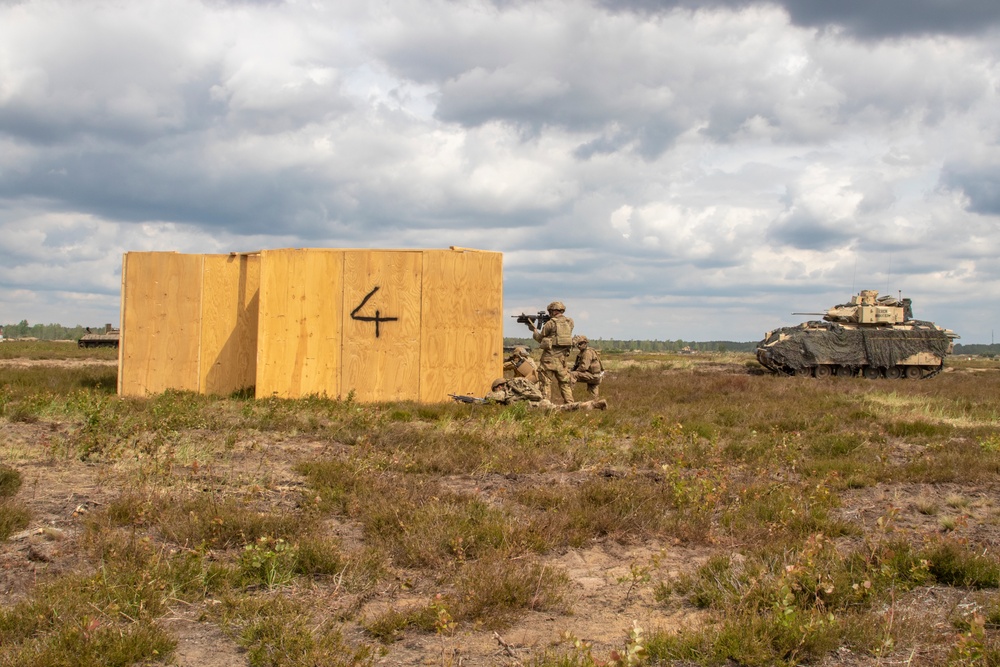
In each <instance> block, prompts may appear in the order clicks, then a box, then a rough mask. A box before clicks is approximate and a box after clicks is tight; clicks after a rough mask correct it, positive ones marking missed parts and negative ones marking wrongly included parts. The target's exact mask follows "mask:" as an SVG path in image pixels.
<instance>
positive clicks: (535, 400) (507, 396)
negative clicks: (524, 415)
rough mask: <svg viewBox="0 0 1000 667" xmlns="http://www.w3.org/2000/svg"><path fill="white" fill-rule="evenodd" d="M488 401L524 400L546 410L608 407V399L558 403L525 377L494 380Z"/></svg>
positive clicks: (512, 401)
mask: <svg viewBox="0 0 1000 667" xmlns="http://www.w3.org/2000/svg"><path fill="white" fill-rule="evenodd" d="M486 402H487V403H499V404H501V405H510V404H511V403H518V402H524V403H527V404H528V407H531V408H542V409H544V410H559V411H564V412H569V411H572V410H604V409H605V408H607V407H608V402H607V401H603V400H601V401H585V402H574V403H566V404H564V405H556V404H555V403H552V402H550V401H549V400H548V399H543V398H542V392H541V390H540V389H539V388H538V385H536V384H534V383H533V382H528V381H527V380H526V379H524V378H511V379H509V380H508V379H504V378H497V379H496V380H494V381H493V388H492V391H490V393H488V394H486Z"/></svg>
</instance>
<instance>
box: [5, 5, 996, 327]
mask: <svg viewBox="0 0 1000 667" xmlns="http://www.w3.org/2000/svg"><path fill="white" fill-rule="evenodd" d="M962 6H963V7H966V9H967V10H968V11H966V12H965V14H963V15H962V16H958V17H952V18H950V19H948V21H950V22H948V21H945V22H943V23H942V24H941V27H940V29H937V28H934V23H933V21H934V20H936V17H938V15H937V14H935V12H937V11H938V10H937V9H936V5H934V4H932V3H930V2H929V1H928V2H917V3H909V4H908V5H907V7H908V8H909V9H908V10H907V11H904V10H903V9H902V8H901V6H900V5H897V4H896V3H895V2H889V3H888V4H886V3H868V4H866V5H862V4H860V3H854V2H851V3H847V4H843V3H840V4H829V3H824V4H822V5H820V4H819V3H818V2H791V1H790V2H786V3H784V4H778V3H764V2H724V1H722V0H720V1H718V2H714V3H712V4H711V5H708V6H706V5H703V4H702V3H699V6H698V7H695V6H694V4H693V3H683V2H658V3H641V2H626V3H624V4H623V3H615V4H614V6H613V7H612V6H611V4H610V3H602V2H570V1H569V0H540V1H538V2H521V1H510V2H501V3H497V2H488V1H486V0H482V1H479V2H476V1H473V2H462V3H459V2H453V1H451V0H415V1H413V2H402V1H397V0H389V1H388V2H383V3H361V2H352V1H348V2H343V3H336V4H323V3H297V2H285V3H278V2H276V3H256V2H196V1H194V0H190V1H186V0H179V1H172V2H165V1H158V0H151V1H150V2H146V3H141V4H133V5H123V6H120V7H115V8H109V7H104V6H102V5H98V4H94V3H72V2H68V1H65V0H47V1H46V2H30V3H10V2H7V3H0V236H2V238H0V252H2V253H3V256H4V258H5V266H4V267H0V308H2V312H4V313H8V312H10V313H16V314H15V315H12V317H14V318H16V319H18V320H19V319H21V318H22V317H28V319H29V320H34V321H39V320H47V319H57V318H58V317H61V316H62V315H63V314H65V315H66V316H67V317H68V316H70V315H71V314H72V313H76V312H80V313H84V312H85V313H87V314H88V316H95V317H97V319H96V320H95V321H91V322H89V323H90V324H98V325H99V324H102V323H103V322H105V321H108V320H109V319H111V320H113V319H116V318H117V315H116V312H117V311H116V307H115V299H114V295H115V293H116V291H117V290H118V289H119V280H120V278H119V276H118V272H119V271H120V261H121V253H122V252H123V251H126V250H144V249H163V250H181V251H195V252H204V251H213V252H214V251H223V252H224V251H229V250H241V251H245V250H254V249H260V248H267V247H288V246H296V247H324V246H326V247H337V246H357V247H445V246H448V245H463V246H471V247H482V248H489V249H495V250H500V251H503V252H504V253H505V285H504V290H505V298H506V299H507V302H508V303H510V304H516V305H517V306H519V307H520V306H522V305H523V306H524V307H528V306H531V305H532V304H535V307H536V308H537V307H541V306H543V305H544V304H545V303H548V302H549V301H551V300H552V299H553V298H561V299H563V300H566V301H567V302H568V303H576V304H581V305H580V306H576V307H580V308H581V309H584V308H585V309H586V311H587V312H589V313H591V318H590V321H589V323H588V326H589V328H590V330H589V331H588V335H590V334H594V335H597V336H601V335H605V336H617V337H625V336H626V334H627V337H661V338H662V337H667V338H672V339H673V338H678V337H680V338H686V339H691V338H699V337H700V338H704V339H708V338H722V337H725V338H730V337H735V338H744V339H751V338H755V337H757V336H759V335H760V334H761V333H762V332H763V329H765V328H769V327H770V326H771V325H772V324H774V325H776V324H778V323H777V322H774V323H772V324H768V323H767V322H765V320H768V319H769V318H771V319H778V320H781V319H782V318H787V317H789V315H788V314H789V313H790V312H792V311H793V310H801V309H803V308H806V309H816V308H818V307H821V306H822V305H823V304H825V305H831V304H832V303H840V302H843V301H844V300H845V299H847V298H848V297H849V296H850V291H851V289H852V288H853V287H855V286H856V287H858V288H861V287H863V286H866V285H874V286H877V287H880V288H882V289H883V290H884V289H885V288H886V287H887V285H886V283H891V284H892V285H899V286H900V287H905V288H906V290H907V291H908V292H909V295H910V296H912V297H914V298H916V299H918V303H925V302H926V303H927V304H928V306H930V307H935V305H936V304H937V303H940V302H948V303H952V304H953V303H956V302H958V303H963V302H964V303H967V304H969V308H968V310H969V311H970V312H971V311H972V309H973V308H972V304H973V303H975V304H977V305H976V307H977V308H979V310H982V309H983V305H982V304H984V303H985V304H995V303H996V299H997V295H998V293H1000V287H998V283H997V279H998V276H997V272H998V269H997V268H996V262H995V260H994V259H993V258H994V257H995V256H996V254H997V253H998V252H1000V232H998V229H1000V226H998V225H997V222H998V217H997V216H998V215H1000V210H998V208H1000V202H998V201H997V197H996V195H995V194H994V193H995V191H996V189H997V188H996V185H997V181H998V180H1000V176H998V173H1000V170H998V169H997V167H996V165H997V164H998V163H1000V161H998V160H997V159H996V156H995V155H994V154H993V146H994V145H995V143H996V137H997V136H998V132H1000V120H998V118H997V115H996V112H995V109H996V108H997V104H998V100H997V95H998V91H997V88H996V86H995V82H996V81H997V80H998V78H1000V71H998V65H997V62H1000V58H998V56H1000V52H998V47H997V41H996V39H995V32H991V30H993V28H992V27H991V26H993V25H995V12H994V11H993V10H992V9H990V8H991V7H992V4H991V5H989V6H987V5H976V4H975V3H962ZM886 8H889V10H888V11H887V10H886ZM893 11H895V12H896V15H897V18H898V19H899V21H898V22H897V23H895V24H894V23H892V21H890V18H891V14H892V12H893ZM958 13H959V14H962V12H958ZM970 17H973V18H975V22H976V26H975V27H974V26H973V23H972V18H970ZM938 18H940V17H938ZM942 20H944V19H942ZM5 294H6V295H17V296H16V297H15V296H10V297H4V296H3V295H5ZM73 294H76V295H78V296H79V297H80V299H81V303H84V302H86V310H84V309H83V306H81V308H80V310H75V309H74V306H73V305H72V298H71V295H73ZM956 295H958V296H956ZM5 299H6V300H5ZM87 299H90V300H89V301H88V300H87ZM789 299H792V300H797V301H799V302H800V303H797V304H796V305H795V306H794V307H789V305H788V303H787V302H788V301H789ZM802 302H805V303H802ZM101 308H104V310H103V311H101V310H100V309H101ZM97 312H101V313H103V314H101V315H100V316H97V315H95V313H97ZM959 312H960V311H959ZM598 313H599V314H600V317H597V316H596V315H595V314H598ZM720 322H721V323H723V324H720ZM969 322H970V323H972V324H970V326H979V327H981V326H982V321H981V320H975V321H974V320H971V319H970V320H969ZM720 326H724V327H725V329H726V332H725V335H724V336H723V335H721V334H720V333H719V332H718V331H717V328H718V327H720ZM981 331H982V329H980V332H981ZM511 333H513V330H511Z"/></svg>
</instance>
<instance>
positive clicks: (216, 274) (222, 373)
mask: <svg viewBox="0 0 1000 667" xmlns="http://www.w3.org/2000/svg"><path fill="white" fill-rule="evenodd" d="M259 292H260V256H259V255H237V254H233V255H206V256H205V262H204V273H203V279H202V301H201V311H202V316H201V369H200V387H201V392H202V393H204V394H221V395H226V394H231V393H233V392H234V391H238V390H240V389H246V388H248V387H252V386H254V384H255V383H256V381H257V311H258V300H259Z"/></svg>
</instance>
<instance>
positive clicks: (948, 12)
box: [598, 0, 1000, 39]
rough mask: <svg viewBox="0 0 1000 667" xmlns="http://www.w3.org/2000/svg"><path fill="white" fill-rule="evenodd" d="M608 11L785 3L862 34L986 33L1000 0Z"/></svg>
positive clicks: (653, 2) (644, 3) (846, 0)
mask: <svg viewBox="0 0 1000 667" xmlns="http://www.w3.org/2000/svg"><path fill="white" fill-rule="evenodd" d="M598 4H599V5H600V6H602V7H604V8H605V9H607V10H608V11H612V12H617V11H637V12H642V13H656V12H660V11H665V10H666V11H669V10H672V9H677V8H682V9H688V10H698V9H704V8H709V7H714V8H725V9H735V10H738V9H741V8H744V7H748V6H750V5H761V4H773V5H777V6H780V7H783V8H784V9H785V10H786V11H787V12H788V15H789V17H790V18H791V21H792V23H794V24H795V25H799V26H804V27H809V28H819V29H825V28H831V27H838V28H842V29H843V30H844V31H846V32H847V33H848V34H850V35H853V36H855V37H859V38H862V39H880V38H892V37H904V36H909V35H928V34H950V35H969V34H978V33H982V32H984V31H986V30H989V29H991V28H995V27H997V26H998V25H1000V3H998V2H996V0H948V1H942V0H780V1H778V2H765V1H760V0H598Z"/></svg>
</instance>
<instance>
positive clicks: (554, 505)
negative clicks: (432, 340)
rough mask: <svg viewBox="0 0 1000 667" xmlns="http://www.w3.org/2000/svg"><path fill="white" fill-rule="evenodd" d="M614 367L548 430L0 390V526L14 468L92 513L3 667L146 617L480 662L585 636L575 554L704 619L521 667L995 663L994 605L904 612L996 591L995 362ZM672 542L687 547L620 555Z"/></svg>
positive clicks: (27, 511) (474, 409)
mask: <svg viewBox="0 0 1000 667" xmlns="http://www.w3.org/2000/svg"><path fill="white" fill-rule="evenodd" d="M605 359H606V362H607V365H608V367H609V368H610V369H612V371H611V372H610V374H609V377H608V378H607V380H606V382H605V384H604V385H603V386H602V395H603V396H605V397H606V398H607V399H608V400H609V402H610V403H611V406H612V408H611V409H610V410H608V411H606V412H599V413H588V412H579V413H565V414H562V413H556V414H545V413H540V412H536V411H530V410H525V409H523V408H522V407H519V406H513V407H508V408H502V407H491V406H468V405H457V404H455V405H452V404H448V405H434V406H422V405H416V404H412V403H398V404H386V405H364V406H363V405H357V404H355V403H353V402H351V401H327V400H322V399H317V398H310V399H303V400H297V401H284V400H273V399H269V400H262V401H253V400H251V399H248V398H245V397H242V396H234V397H228V398H215V397H202V396H195V395H192V394H186V393H182V392H167V393H165V394H163V395H161V396H157V397H152V398H149V399H145V400H137V399H127V400H122V399H119V398H117V397H116V396H114V394H113V388H114V378H113V375H111V376H109V375H108V372H107V369H103V370H101V369H100V368H99V367H98V368H91V367H86V368H77V367H72V366H69V367H65V368H60V367H48V366H46V367H31V366H29V367H25V368H18V369H17V371H16V373H13V374H10V375H5V379H4V383H5V384H4V386H2V387H0V417H2V420H3V421H2V422H0V426H2V427H3V428H4V429H6V431H5V432H6V433H8V434H21V435H20V436H19V437H16V438H15V437H8V438H7V439H6V440H5V441H2V442H0V457H3V459H4V460H5V461H8V462H9V465H7V466H5V467H0V495H3V496H4V499H3V500H2V501H0V530H3V529H2V527H3V525H5V524H4V521H5V520H6V521H7V525H8V526H13V527H9V528H7V529H6V533H3V532H0V538H2V539H7V538H8V537H9V536H10V535H11V534H13V532H16V531H17V530H22V529H23V527H25V526H28V525H33V524H32V522H35V521H41V519H40V518H36V517H41V516H43V514H44V512H51V511H52V510H51V508H49V506H48V505H46V504H45V502H48V501H46V495H45V491H46V489H45V488H44V485H39V484H38V483H35V484H33V485H28V484H21V483H20V480H21V479H22V478H25V471H27V470H31V471H32V474H33V475H35V479H38V478H39V476H40V475H42V474H43V473H44V474H48V473H47V472H46V471H49V470H52V471H56V470H79V471H82V472H81V474H83V472H86V474H88V475H91V476H92V478H93V476H95V475H96V483H97V484H98V485H99V487H100V489H102V493H104V494H105V495H104V496H102V501H101V502H100V504H99V505H96V507H95V508H94V509H92V510H91V511H87V512H86V513H83V514H80V515H79V516H76V515H75V514H74V517H73V518H71V519H67V521H68V522H69V525H70V526H71V527H72V526H75V527H76V529H77V532H76V533H73V534H72V537H71V538H70V541H69V544H68V547H67V548H66V549H65V551H66V552H71V551H72V549H74V548H75V549H78V550H79V554H80V556H79V558H80V559H81V560H80V561H79V562H77V563H76V565H75V566H74V567H73V568H69V567H66V568H62V569H60V568H58V567H52V568H51V572H49V573H46V571H43V576H42V577H41V578H40V579H39V582H38V583H37V584H35V585H31V586H27V587H26V588H25V589H24V590H23V592H22V593H21V594H20V595H19V597H18V598H17V601H16V602H14V601H12V602H11V603H9V604H7V605H5V606H4V607H3V608H2V610H0V640H2V641H0V665H7V664H10V665H13V664H38V665H57V664H99V663H98V662H95V660H97V658H80V659H79V660H78V661H77V662H73V660H75V659H76V658H75V657H74V656H89V655H96V653H94V651H96V650H98V649H99V650H100V651H103V652H105V653H106V654H107V655H111V656H119V657H117V658H114V660H117V661H118V663H115V662H114V660H112V661H111V662H106V663H103V664H133V663H136V662H144V661H145V662H150V661H153V662H155V661H168V660H170V655H171V651H172V647H173V645H174V642H175V638H173V637H171V636H170V635H169V633H166V631H165V630H163V629H162V626H161V625H159V624H157V622H156V621H157V619H159V618H161V617H162V616H163V615H164V614H167V613H168V610H170V609H171V608H173V607H174V606H176V605H179V604H183V605H185V606H186V607H193V608H196V609H198V610H200V612H199V613H200V614H201V616H202V617H203V618H204V619H205V620H206V622H211V623H214V624H216V625H217V626H218V627H220V628H222V629H224V631H225V632H226V633H227V634H228V635H229V636H230V637H231V638H232V640H233V641H234V642H236V643H238V644H239V645H241V646H243V647H244V648H245V650H246V651H247V654H246V655H247V656H248V657H249V659H250V662H251V664H254V665H272V664H273V665H278V664H290V665H296V664H302V665H306V664H332V665H337V664H369V663H374V662H375V661H377V660H379V659H380V658H379V656H380V655H382V654H383V653H386V652H388V655H389V658H388V659H389V661H390V662H393V661H394V658H393V657H392V656H399V655H401V652H402V653H405V652H407V651H412V650H415V649H410V648H407V647H408V646H410V644H411V643H413V642H416V643H417V644H420V645H424V644H425V643H426V642H425V640H424V639H421V638H422V637H424V638H427V639H429V640H431V641H430V644H431V645H433V646H434V647H435V648H434V650H433V651H430V650H429V649H428V650H427V651H428V652H426V653H425V654H424V656H423V659H424V660H425V661H428V660H429V661H431V663H432V664H447V663H448V660H449V659H452V660H453V657H454V655H455V654H454V650H458V649H459V648H461V647H462V646H463V644H466V646H465V647H464V650H465V651H466V652H467V653H468V652H469V651H473V650H475V651H479V655H481V656H484V657H483V659H484V660H486V659H487V657H486V656H490V655H493V650H494V649H495V648H496V647H497V643H496V642H495V641H494V640H492V639H491V638H490V633H492V632H493V631H507V630H509V629H511V628H522V630H521V632H524V633H527V632H528V628H531V627H532V624H533V621H532V620H531V619H536V621H534V623H535V624H536V625H537V619H538V618H552V619H560V620H559V623H560V624H561V625H563V626H565V627H569V628H572V627H573V625H574V623H586V622H588V619H591V618H593V619H598V618H603V617H602V616H601V614H602V613H604V612H605V610H603V609H601V608H600V606H599V605H594V604H591V603H587V604H584V602H583V600H582V598H581V597H580V592H579V591H580V586H581V585H582V584H581V583H580V582H579V581H576V580H574V578H573V576H572V574H571V572H570V570H569V568H568V567H567V565H566V563H568V562H570V561H569V560H567V558H568V555H570V554H574V553H578V554H581V556H580V557H581V558H583V554H586V553H588V552H589V550H593V549H606V550H616V551H618V552H621V553H625V554H632V553H634V554H637V555H636V556H631V557H626V558H627V560H625V561H624V563H623V564H622V567H628V564H629V562H631V563H632V565H631V569H630V574H624V575H623V574H619V575H617V576H618V577H619V579H620V580H622V581H626V582H627V584H628V593H627V595H625V598H626V604H629V605H633V607H634V608H636V609H640V608H641V609H642V610H643V614H644V615H645V616H646V617H648V618H654V617H666V616H669V615H674V616H676V615H681V616H685V617H690V618H692V619H694V618H697V619H698V620H697V622H692V623H690V624H689V625H683V626H681V627H682V629H681V630H677V628H668V627H667V626H663V627H658V626H655V625H654V626H650V627H646V628H644V629H643V630H642V631H640V630H638V629H636V628H632V630H631V631H629V634H627V635H616V634H614V633H612V632H610V630H609V632H608V634H607V636H605V637H602V638H600V640H599V641H598V643H597V644H596V645H595V644H593V643H592V642H591V641H586V640H576V639H570V640H567V642H566V643H562V644H558V643H557V644H555V645H553V644H551V643H550V642H552V641H557V640H558V637H550V639H549V640H548V641H539V642H538V643H537V644H535V645H534V648H533V649H532V650H531V651H530V652H522V653H520V654H519V655H518V659H519V660H521V661H522V663H523V664H529V663H530V664H535V665H538V666H540V667H541V666H547V665H581V666H585V665H596V664H621V665H624V664H663V665H666V664H691V663H696V664H706V665H725V664H731V663H732V661H735V662H736V663H738V664H746V665H779V664H789V665H790V664H800V663H808V662H822V661H824V660H833V659H834V658H833V657H832V656H835V655H839V653H837V652H838V651H840V650H842V649H847V650H850V651H851V654H852V655H855V656H860V658H859V660H861V662H859V663H858V664H875V663H876V662H878V661H891V660H895V661H904V660H905V659H906V656H907V655H914V654H920V655H922V656H924V657H925V658H926V660H925V661H924V663H925V664H933V663H935V662H938V663H941V664H944V663H945V662H947V661H949V660H951V661H952V662H956V663H961V660H966V658H967V657H968V656H977V655H978V656H995V655H996V651H997V638H996V636H995V633H996V632H997V631H996V629H995V626H996V625H997V623H995V622H992V621H991V622H987V621H985V620H984V621H983V622H981V623H980V622H979V621H978V620H977V619H980V618H983V619H988V618H993V616H990V614H992V613H994V612H996V614H995V615H996V617H997V618H1000V612H997V611H996V609H995V605H994V607H993V608H990V607H988V605H986V603H983V604H982V605H981V606H982V607H983V611H982V613H978V612H977V614H978V615H976V614H972V615H968V618H966V617H963V618H965V620H964V621H962V622H964V623H965V626H963V627H962V628H959V629H956V630H955V631H953V632H951V633H950V634H948V633H944V634H942V633H937V634H927V633H920V632H916V631H914V627H916V624H918V623H919V622H920V620H919V615H916V613H915V612H914V611H913V610H912V609H904V608H902V606H901V605H902V604H903V603H901V600H903V599H905V598H906V596H907V595H913V594H914V592H916V591H920V590H925V589H926V590H931V588H930V587H933V589H934V590H955V591H976V590H979V589H983V590H994V589H996V587H997V586H998V585H1000V561H998V560H997V558H996V556H995V555H994V546H995V544H996V543H998V542H1000V530H998V528H997V524H998V522H997V520H996V517H995V516H994V515H993V514H991V511H992V510H991V509H990V508H991V507H993V506H995V502H991V500H992V499H994V498H995V495H996V491H997V490H998V488H1000V487H998V486H997V483H996V482H995V479H996V475H997V473H998V472H1000V445H997V443H1000V425H998V421H997V419H998V416H997V409H996V404H995V396H996V395H997V392H998V390H1000V373H997V372H994V371H993V370H979V371H976V372H975V373H973V372H971V371H969V372H963V371H961V370H959V371H957V372H948V373H944V374H942V375H940V376H938V377H936V378H933V379H931V380H927V381H920V382H914V381H880V382H871V381H865V380H862V379H860V378H859V379H851V380H840V381H830V382H823V381H817V380H813V379H798V378H785V377H775V376H771V375H766V374H763V373H761V372H760V371H759V369H758V368H756V365H755V363H754V362H752V361H751V360H750V359H749V357H748V356H746V355H743V356H741V355H698V356H686V357H682V356H681V355H623V356H621V357H617V356H615V355H605ZM15 478H16V480H17V482H15V481H12V480H14V479H15ZM29 486H30V487H31V488H29ZM40 488H41V491H39V489H40ZM4 489H6V491H4ZM5 508H6V509H5ZM5 512H6V514H5ZM17 512H21V513H20V514H17ZM941 514H946V515H947V516H940V515H941ZM5 516H6V517H10V516H14V517H15V519H13V520H11V519H10V518H7V519H5V518H4V517H5ZM945 524H947V525H945ZM39 525H40V524H39ZM19 544H21V543H16V544H15V543H12V542H6V543H4V548H5V549H6V550H7V553H8V554H14V556H11V557H12V558H13V557H16V556H17V554H21V553H23V551H19V549H22V547H20V546H18V545H19ZM664 545H668V546H669V547H670V548H673V549H686V550H689V551H690V552H692V553H696V554H698V555H699V556H698V558H696V559H694V560H691V561H690V562H679V563H677V564H675V565H674V566H673V569H668V570H662V569H659V567H658V566H657V567H654V566H653V565H643V566H637V565H636V563H640V562H643V563H653V562H654V561H656V562H659V560H660V556H657V557H656V558H653V559H651V558H650V557H649V555H648V554H650V553H660V552H661V551H662V550H663V547H664ZM50 560H51V561H52V562H53V563H57V562H58V558H57V556H52V557H51V558H50ZM591 585H593V583H591ZM319 598H322V599H323V600H324V603H323V604H321V605H319V604H311V603H310V600H314V599H319ZM56 608H59V609H60V610H61V611H60V612H59V613H58V614H57V613H56V612H55V611H54V610H55V609H56ZM991 609H992V611H991ZM906 619H909V620H906ZM95 622H96V624H95ZM595 623H596V621H595ZM476 642H478V643H476ZM95 647H96V648H95ZM447 647H451V649H450V650H452V652H451V653H449V652H448V651H447V650H445V648H447ZM473 647H476V648H475V649H474V648H473ZM489 647H491V648H489ZM611 647H616V650H617V653H614V654H613V653H612V652H611ZM615 655H617V656H619V657H618V658H616V657H615ZM629 655H630V656H632V657H631V658H629V660H632V662H627V660H626V658H625V657H622V656H629ZM508 657H510V656H509V655H508ZM409 658H410V659H416V658H415V657H414V656H413V655H409ZM490 659H492V658H490ZM109 660H110V659H109ZM616 660H617V662H616ZM865 660H867V661H868V662H865ZM88 661H89V662H88ZM452 664H455V663H454V661H453V662H452ZM484 664H491V663H484ZM495 664H501V663H500V662H496V663H495ZM961 664H974V663H973V662H968V661H967V662H966V663H961ZM976 664H978V663H976ZM982 664H991V663H986V662H984V663H982Z"/></svg>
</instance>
